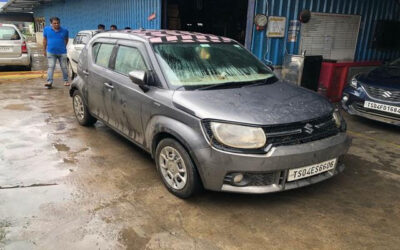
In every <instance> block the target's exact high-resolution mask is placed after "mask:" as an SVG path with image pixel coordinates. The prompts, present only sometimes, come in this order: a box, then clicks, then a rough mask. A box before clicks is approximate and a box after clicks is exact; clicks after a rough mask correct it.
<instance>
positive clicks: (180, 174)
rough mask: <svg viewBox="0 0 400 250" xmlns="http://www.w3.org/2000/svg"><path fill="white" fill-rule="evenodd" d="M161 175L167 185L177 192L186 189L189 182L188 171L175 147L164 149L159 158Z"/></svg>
mask: <svg viewBox="0 0 400 250" xmlns="http://www.w3.org/2000/svg"><path fill="white" fill-rule="evenodd" d="M159 162H160V167H161V168H160V169H161V174H162V177H163V178H164V180H165V181H166V182H167V184H168V185H169V186H170V187H172V188H174V189H177V190H181V189H183V188H184V187H185V185H186V182H187V169H186V165H185V162H184V160H183V158H182V156H181V155H180V153H179V152H178V150H176V149H175V148H173V147H170V146H166V147H164V148H163V149H162V150H161V152H160V156H159Z"/></svg>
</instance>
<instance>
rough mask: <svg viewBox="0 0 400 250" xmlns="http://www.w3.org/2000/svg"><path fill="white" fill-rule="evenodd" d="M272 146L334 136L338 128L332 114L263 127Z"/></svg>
mask: <svg viewBox="0 0 400 250" xmlns="http://www.w3.org/2000/svg"><path fill="white" fill-rule="evenodd" d="M264 131H265V132H266V134H267V141H268V143H269V144H272V145H273V146H282V145H296V144H302V143H306V142H312V141H316V140H320V139H323V138H327V137H330V136H334V135H336V134H338V133H339V129H338V128H337V126H336V123H335V121H334V119H333V116H332V115H329V116H325V117H321V118H319V119H314V120H310V121H306V122H298V123H294V124H288V125H280V126H274V127H267V128H264Z"/></svg>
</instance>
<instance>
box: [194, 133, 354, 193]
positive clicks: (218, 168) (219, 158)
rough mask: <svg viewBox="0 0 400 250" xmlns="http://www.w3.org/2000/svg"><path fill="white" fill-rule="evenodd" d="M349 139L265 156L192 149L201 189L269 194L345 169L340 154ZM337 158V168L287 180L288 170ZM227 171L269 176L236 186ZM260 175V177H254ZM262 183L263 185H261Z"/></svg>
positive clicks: (287, 148)
mask: <svg viewBox="0 0 400 250" xmlns="http://www.w3.org/2000/svg"><path fill="white" fill-rule="evenodd" d="M350 144H351V139H350V138H349V137H348V136H347V135H346V133H339V134H338V135H336V136H333V137H329V138H326V139H322V140H318V141H313V142H309V143H304V144H300V145H293V146H279V147H276V148H272V149H271V150H270V151H269V152H268V154H266V155H244V154H243V155H242V154H233V153H229V152H224V151H220V150H218V149H215V148H212V147H209V148H203V149H199V150H196V151H195V152H194V154H195V157H196V163H197V167H198V170H199V172H200V175H201V177H202V181H203V185H204V188H206V189H209V190H214V191H227V192H239V193H270V192H277V191H283V190H288V189H293V188H299V187H302V186H306V185H309V184H313V183H317V182H320V181H323V180H325V179H328V178H330V177H332V176H334V175H336V174H337V173H339V172H342V171H343V169H344V165H343V163H342V162H341V161H340V156H342V155H343V154H345V153H346V152H347V150H348V149H349V147H350ZM334 158H339V159H338V162H337V165H336V168H335V169H333V170H330V171H328V172H324V173H321V174H318V175H315V176H311V177H307V178H304V179H300V180H297V181H292V182H287V176H288V171H289V169H293V168H299V167H304V166H309V165H313V164H317V163H321V162H324V161H326V160H330V159H334ZM230 173H245V174H249V175H254V176H261V179H263V178H264V177H263V176H269V177H268V178H269V181H264V182H263V181H261V185H260V182H258V184H256V185H251V184H249V185H246V186H237V185H235V184H233V182H227V178H226V177H227V176H229V174H230ZM256 178H259V177H256ZM263 183H265V185H263Z"/></svg>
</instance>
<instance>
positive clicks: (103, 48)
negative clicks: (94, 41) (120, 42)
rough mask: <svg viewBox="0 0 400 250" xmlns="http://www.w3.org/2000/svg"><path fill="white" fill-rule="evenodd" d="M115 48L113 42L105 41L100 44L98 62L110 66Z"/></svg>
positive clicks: (106, 66)
mask: <svg viewBox="0 0 400 250" xmlns="http://www.w3.org/2000/svg"><path fill="white" fill-rule="evenodd" d="M113 48H114V45H113V44H106V43H103V44H101V45H100V49H99V50H98V52H97V56H96V60H95V62H96V64H97V65H100V66H103V67H105V68H108V62H109V61H110V57H111V53H112V50H113Z"/></svg>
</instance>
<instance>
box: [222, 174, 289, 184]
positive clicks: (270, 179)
mask: <svg viewBox="0 0 400 250" xmlns="http://www.w3.org/2000/svg"><path fill="white" fill-rule="evenodd" d="M276 174H281V172H273V173H244V177H243V181H242V183H239V184H237V185H235V184H234V183H233V175H232V174H227V175H226V176H225V178H224V183H225V184H230V185H235V186H268V185H272V184H275V182H276V180H275V176H276Z"/></svg>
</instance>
